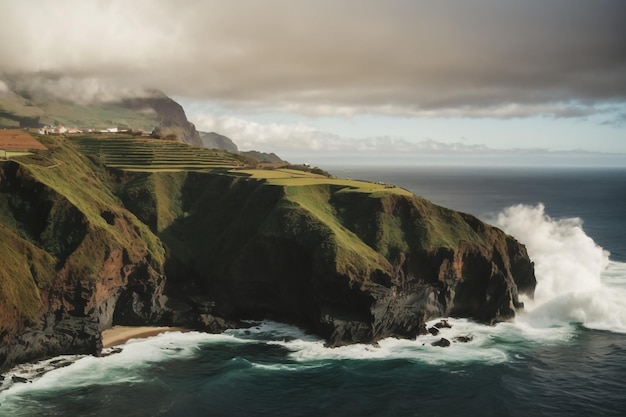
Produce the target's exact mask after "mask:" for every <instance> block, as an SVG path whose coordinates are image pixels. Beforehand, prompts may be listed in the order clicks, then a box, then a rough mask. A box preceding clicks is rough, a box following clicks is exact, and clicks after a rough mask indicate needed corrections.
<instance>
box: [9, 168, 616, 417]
mask: <svg viewBox="0 0 626 417" xmlns="http://www.w3.org/2000/svg"><path fill="white" fill-rule="evenodd" d="M334 173H335V174H337V175H338V176H349V177H352V178H364V179H370V180H375V181H384V182H387V183H394V184H396V185H398V186H402V187H405V188H407V189H410V190H411V191H414V192H416V193H418V194H421V195H423V196H425V197H427V198H430V199H432V200H433V201H435V202H436V203H438V204H442V205H446V206H449V207H452V208H456V209H459V210H462V211H467V212H472V213H474V214H477V215H479V216H481V217H483V218H495V214H496V213H498V212H500V211H501V210H502V209H503V208H505V207H507V206H510V205H513V204H518V203H525V204H531V205H535V204H537V203H539V202H541V203H543V204H544V205H545V212H546V214H547V215H548V216H550V217H552V218H547V217H546V218H544V219H543V220H542V221H541V222H542V223H541V224H539V226H541V227H538V229H541V228H543V226H554V227H555V228H554V230H556V232H555V233H554V234H555V236H554V239H556V240H555V241H554V242H556V243H558V244H562V247H561V246H559V245H556V246H557V248H556V249H555V251H556V252H555V255H554V257H553V258H551V259H554V262H557V263H558V262H560V261H559V260H560V259H572V258H571V257H559V256H558V255H559V251H563V252H566V251H571V250H576V251H587V252H593V253H592V254H591V255H593V256H591V257H586V256H583V255H588V254H586V253H578V254H579V255H580V256H577V257H575V258H574V259H575V260H574V261H571V260H570V261H569V262H572V263H574V265H573V266H574V267H580V268H582V269H584V267H585V265H584V264H583V263H582V262H588V261H587V259H597V258H598V257H600V258H601V257H602V256H605V255H602V252H601V251H600V250H598V251H595V249H589V248H588V246H584V245H583V246H580V245H568V243H572V242H571V241H572V240H578V241H585V239H588V237H587V236H590V237H591V238H593V240H594V241H595V242H596V243H598V244H599V245H600V246H602V247H603V248H605V249H607V250H609V251H610V252H611V258H610V259H611V262H610V264H609V266H608V267H607V268H604V269H603V270H602V272H601V273H600V272H599V273H596V276H594V272H593V270H592V271H591V272H589V273H588V275H589V277H588V279H589V281H590V284H589V286H588V288H589V290H585V291H574V292H572V293H569V292H567V291H565V292H563V293H562V294H559V295H558V296H555V297H554V299H552V300H550V301H549V302H546V303H545V304H544V305H543V306H539V307H537V308H536V309H535V310H531V311H529V313H528V314H527V315H524V316H521V317H519V318H518V319H517V320H516V321H515V322H513V323H505V324H500V325H498V326H495V327H487V326H480V325H477V324H475V323H472V322H468V321H465V320H451V322H452V324H453V328H452V329H445V331H447V332H450V334H449V335H447V334H446V335H444V336H449V337H453V336H454V335H471V336H472V337H473V340H472V341H471V342H470V343H466V344H458V343H457V344H453V345H452V346H451V347H450V348H446V349H442V348H436V347H432V346H430V342H431V341H432V336H423V337H420V338H418V339H417V340H413V341H402V340H395V339H388V340H385V341H382V342H381V343H380V345H379V346H364V345H357V346H351V347H345V348H338V349H328V348H325V347H324V346H323V342H322V341H320V340H318V339H317V338H315V337H314V336H311V335H307V334H304V333H303V332H302V331H300V330H298V329H296V328H293V327H290V326H285V325H281V324H279V323H271V322H268V323H264V324H262V325H259V326H255V327H253V328H252V329H251V330H249V331H243V330H238V331H230V332H227V334H224V335H206V334H199V333H193V332H192V333H184V334H182V333H169V334H163V335H161V336H158V337H156V338H151V339H146V340H139V341H135V342H131V343H129V344H127V345H126V346H125V347H124V350H123V351H122V352H121V353H117V354H113V355H111V356H108V357H105V358H92V357H85V358H82V359H79V360H77V361H76V362H74V364H73V365H70V366H67V367H65V368H61V369H58V370H55V371H51V372H48V373H46V374H45V375H44V376H43V377H41V378H39V379H35V380H34V382H32V383H28V384H13V385H12V386H10V387H8V385H9V384H5V385H4V387H5V390H4V391H2V392H0V415H1V416H4V415H7V416H9V415H11V416H13V415H16V416H73V415H81V416H111V415H119V416H157V415H162V416H250V415H263V416H265V415H268V416H439V415H441V416H459V415H462V416H467V415H480V416H536V415H537V416H623V415H625V410H626V331H625V329H626V301H625V300H626V264H625V263H624V262H625V261H626V259H625V256H626V242H625V241H624V239H623V238H624V236H625V233H624V232H626V228H625V225H626V223H625V222H626V216H625V208H626V171H616V170H612V171H608V170H594V171H573V170H567V171H566V170H544V171H533V172H529V171H521V170H517V171H515V170H502V169H499V170H476V169H466V170H464V169H460V168H455V169H450V170H445V169H442V168H429V169H415V168H410V169H409V168H402V169H399V168H393V169H382V168H377V169H361V170H358V169H356V168H351V169H350V171H349V172H346V173H345V174H344V173H343V172H334ZM531 211H532V210H531ZM526 214H528V210H526V211H523V210H522V211H516V212H512V213H511V214H510V215H509V216H513V217H515V216H522V219H521V220H523V219H524V218H523V216H524V215H526ZM565 217H580V218H581V219H582V220H583V228H584V233H586V236H585V235H584V234H583V237H581V235H580V234H570V233H567V232H568V228H570V229H573V228H576V227H577V226H576V224H577V223H572V224H570V223H559V222H558V219H560V218H565ZM513 220H520V219H519V218H518V219H513ZM529 224H530V223H529ZM534 225H535V226H533V227H536V226H537V223H534ZM538 233H539V230H538ZM554 242H553V243H554ZM574 243H577V242H574ZM583 243H584V242H583ZM572 248H573V249H572ZM581 248H582V249H581ZM530 250H531V247H529V252H530ZM578 259H580V262H581V264H580V265H578V264H576V262H577V260H578ZM539 266H541V265H538V267H539ZM544 266H545V265H544ZM540 278H541V277H538V279H540ZM583 278H586V277H583ZM559 279H562V280H564V282H568V279H570V277H567V276H564V277H559ZM572 285H573V284H572ZM585 288H587V287H585ZM569 317H580V318H581V319H580V321H579V322H576V320H573V321H571V322H570V321H569V320H568V318H569ZM564 318H565V319H564ZM598 328H602V329H604V330H597V329H598ZM594 329H596V330H594ZM73 360H75V359H73ZM36 369H37V366H35V365H33V366H31V367H25V368H22V369H19V370H15V371H13V372H14V373H17V374H19V373H20V372H21V373H22V374H28V373H29V372H30V373H31V374H32V373H36V372H37V371H36ZM7 387H8V389H6V388H7Z"/></svg>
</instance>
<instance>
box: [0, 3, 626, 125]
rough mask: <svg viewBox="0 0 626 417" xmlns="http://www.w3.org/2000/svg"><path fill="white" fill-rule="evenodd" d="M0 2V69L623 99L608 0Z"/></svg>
mask: <svg viewBox="0 0 626 417" xmlns="http://www.w3.org/2000/svg"><path fill="white" fill-rule="evenodd" d="M0 15H1V16H3V24H2V25H0V37H1V38H2V39H3V42H2V43H1V44H0V73H5V74H13V73H24V72H27V73H40V74H56V75H57V76H63V77H67V79H72V80H94V79H97V80H105V81H110V80H116V82H117V83H119V84H120V86H119V88H128V86H133V87H134V86H140V87H142V88H143V87H144V86H145V87H154V88H159V89H162V90H163V91H165V92H166V93H168V94H170V95H178V96H186V97H190V98H196V99H210V100H213V101H216V102H219V103H220V104H222V105H231V106H236V107H240V106H246V105H248V106H254V107H263V108H269V107H283V108H292V109H294V111H300V112H302V113H306V114H355V113H364V112H377V113H380V112H383V113H384V114H398V115H418V116H423V117H429V116H430V115H455V116H458V115H461V116H467V117H525V116H527V115H536V114H545V115H549V116H554V117H580V116H581V115H582V116H584V115H587V114H592V113H594V112H597V111H599V110H598V109H599V108H598V107H597V106H596V105H597V104H598V103H615V102H617V103H620V102H624V101H626V42H624V41H623V39H626V25H624V24H623V16H626V2H623V1H614V0H594V1H588V0H551V1H549V2H546V1H541V0H530V1H524V2H521V1H519V2H512V1H511V2H502V1H496V0H473V1H468V0H450V1H446V2H433V1H429V2H426V1H423V2H422V1H406V0H390V1H385V2H382V1H373V0H372V1H370V0H343V1H341V2H337V1H333V0H319V1H315V2H309V1H300V0H265V1H263V2H260V1H256V0H239V1H237V2H232V1H231V2H227V1H218V0H212V1H202V2H199V1H192V0H176V1H174V0H163V1H159V2H153V1H148V0H134V1H132V2H130V1H122V0H95V1H90V2H85V1H80V0H57V1H54V2H49V1H44V0H31V1H28V2H2V4H1V5H0ZM122 84H124V85H125V87H122ZM385 112H386V113H385Z"/></svg>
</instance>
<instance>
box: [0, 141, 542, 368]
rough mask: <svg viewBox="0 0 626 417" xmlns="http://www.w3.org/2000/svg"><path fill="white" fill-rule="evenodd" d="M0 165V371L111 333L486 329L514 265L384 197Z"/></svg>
mask: <svg viewBox="0 0 626 417" xmlns="http://www.w3.org/2000/svg"><path fill="white" fill-rule="evenodd" d="M42 140H43V141H45V145H46V146H47V147H48V148H49V151H40V152H36V153H35V154H34V155H32V156H28V157H20V158H18V159H16V160H15V161H5V162H0V249H1V250H0V340H1V343H0V369H5V368H7V367H8V366H10V365H12V364H14V363H17V362H23V361H28V360H33V359H36V358H41V357H45V356H51V355H55V354H59V353H72V352H76V353H78V352H83V353H92V354H97V353H98V352H99V350H100V347H101V336H100V332H101V331H102V330H103V329H106V328H108V327H110V326H112V325H113V324H132V325H137V324H157V325H182V326H186V327H190V328H196V329H201V330H207V331H221V330H223V329H225V328H227V327H230V326H238V325H241V322H240V320H242V319H265V318H272V319H277V320H281V321H285V322H288V323H294V324H297V325H300V326H302V327H304V328H306V329H308V330H309V331H311V332H314V333H316V334H318V335H320V336H322V337H324V338H325V339H326V340H327V341H328V343H329V344H330V345H332V346H338V345H342V344H348V343H355V342H366V343H370V342H375V341H377V340H379V339H381V338H384V337H388V336H395V337H409V338H410V337H414V336H416V335H418V334H421V333H424V332H425V331H426V329H425V326H424V323H425V321H427V320H429V319H432V318H436V317H441V316H462V317H472V318H475V319H477V320H480V321H483V322H486V323H494V322H496V321H500V320H506V319H509V318H511V317H513V316H514V314H515V310H516V308H518V307H519V306H520V303H519V300H518V295H519V294H521V293H524V294H528V295H530V296H532V293H533V291H534V286H535V279H534V272H533V266H532V263H531V262H530V260H529V259H528V256H527V254H526V250H525V248H524V247H523V246H522V245H520V244H519V243H518V242H516V241H515V240H514V239H513V238H512V237H510V236H507V235H505V234H504V233H503V232H502V231H500V230H499V229H496V228H494V227H491V226H489V225H487V224H484V223H482V222H481V221H479V220H478V219H476V218H475V217H473V216H471V215H468V214H462V213H458V212H454V211H451V210H448V209H445V208H443V207H440V206H436V205H434V204H432V203H430V202H428V201H427V200H424V199H422V198H420V197H417V196H414V195H412V194H410V193H408V192H406V191H405V190H401V189H398V188H386V187H385V186H383V185H377V184H371V183H362V182H357V181H347V180H336V179H329V178H325V177H323V176H320V175H314V174H310V173H302V172H298V171H285V172H282V171H262V170H248V171H241V170H231V171H224V170H221V171H219V172H218V171H214V172H189V171H187V170H181V171H179V172H158V171H156V172H128V171H122V170H118V169H113V168H107V167H106V166H104V165H103V164H102V163H101V160H99V159H98V158H96V157H94V156H90V157H88V156H86V155H84V154H83V152H82V151H80V148H79V147H78V146H77V145H76V144H75V143H74V142H72V141H71V140H69V139H63V138H42Z"/></svg>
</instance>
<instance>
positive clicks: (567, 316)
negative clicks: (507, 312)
mask: <svg viewBox="0 0 626 417" xmlns="http://www.w3.org/2000/svg"><path fill="white" fill-rule="evenodd" d="M495 223H496V224H497V225H498V226H499V227H501V228H502V229H503V230H504V231H506V232H507V233H509V234H511V235H513V236H514V237H515V238H516V239H518V240H519V241H520V242H521V243H523V244H525V245H526V248H527V250H528V254H529V256H530V258H531V259H532V260H533V261H534V262H535V273H536V276H537V288H536V290H535V300H534V302H529V303H527V309H528V312H527V313H526V314H523V315H521V317H519V318H518V321H520V322H526V323H528V324H530V325H532V326H537V327H551V326H555V325H567V324H569V323H582V324H583V325H584V326H586V327H589V328H593V329H601V330H610V331H615V332H626V305H625V303H624V302H623V300H624V299H626V289H625V288H624V287H623V286H619V285H613V286H612V287H611V288H609V287H608V285H607V284H609V283H608V282H607V283H605V282H604V281H603V278H604V276H605V275H606V274H607V273H608V272H609V271H611V273H612V275H611V276H612V277H613V281H612V282H613V283H616V282H619V277H615V275H618V276H619V272H620V271H621V272H623V269H622V268H621V266H620V264H617V263H612V265H613V266H612V267H611V268H610V269H609V265H610V262H609V252H607V251H606V250H604V249H602V248H601V247H600V246H598V245H597V244H596V243H595V242H594V241H593V239H591V238H590V237H589V236H588V235H586V234H585V232H584V230H583V227H582V225H583V222H582V220H581V219H579V218H567V219H553V218H551V217H550V216H548V215H547V214H546V212H545V207H544V205H543V204H538V205H536V206H528V205H516V206H512V207H509V208H507V209H505V210H504V211H503V212H502V213H500V214H499V215H498V217H497V219H496V221H495ZM614 271H618V272H617V273H615V272H614Z"/></svg>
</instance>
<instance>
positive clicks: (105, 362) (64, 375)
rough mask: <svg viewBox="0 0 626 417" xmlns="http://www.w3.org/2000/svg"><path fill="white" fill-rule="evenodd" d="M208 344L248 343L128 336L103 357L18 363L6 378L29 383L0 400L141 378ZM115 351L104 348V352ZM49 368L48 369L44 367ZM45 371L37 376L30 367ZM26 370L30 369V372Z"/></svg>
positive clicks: (191, 336)
mask: <svg viewBox="0 0 626 417" xmlns="http://www.w3.org/2000/svg"><path fill="white" fill-rule="evenodd" d="M209 343H226V344H231V343H250V341H248V340H245V339H240V338H236V337H234V336H232V335H228V334H207V333H200V332H185V333H181V332H168V333H162V334H160V335H157V336H153V337H150V338H145V339H131V340H129V341H128V342H127V343H126V344H125V345H122V346H119V347H117V348H116V349H117V350H119V352H118V353H115V354H111V355H108V356H104V357H93V356H82V357H81V356H73V357H65V356H60V357H57V358H53V359H51V360H48V361H44V362H40V363H36V364H30V365H23V366H18V367H16V368H14V369H12V370H11V371H9V372H7V373H6V374H5V381H7V382H9V381H11V379H12V377H13V376H14V375H15V376H19V377H25V378H27V379H28V380H29V382H28V383H15V384H11V385H10V386H9V387H8V388H7V389H5V390H3V391H1V392H0V403H2V404H3V406H5V409H6V405H5V402H6V399H7V398H10V397H11V396H14V395H16V394H17V395H19V394H20V393H22V392H24V391H27V392H33V391H48V390H54V389H57V388H58V387H61V386H62V387H64V388H76V387H82V386H90V385H92V384H113V383H120V382H138V381H141V379H142V376H141V370H142V369H143V368H146V367H149V366H151V365H152V364H153V363H156V362H161V361H166V360H178V359H184V358H192V357H194V356H195V355H196V354H197V353H198V349H200V347H201V346H203V345H205V344H209ZM111 351H115V350H114V349H108V350H105V351H104V352H103V353H108V352H111ZM61 359H62V360H67V361H73V363H71V364H70V365H69V366H65V367H62V368H57V369H52V370H49V368H50V366H48V367H46V363H47V362H50V361H55V360H61ZM45 368H48V369H45ZM33 369H35V370H40V371H41V370H47V372H45V373H42V372H40V371H38V372H37V373H42V374H41V375H36V374H35V373H34V372H32V370H33ZM29 370H31V371H30V372H29Z"/></svg>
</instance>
